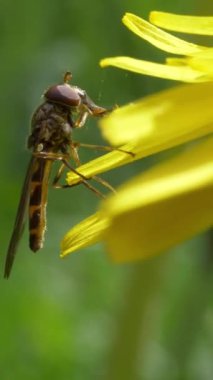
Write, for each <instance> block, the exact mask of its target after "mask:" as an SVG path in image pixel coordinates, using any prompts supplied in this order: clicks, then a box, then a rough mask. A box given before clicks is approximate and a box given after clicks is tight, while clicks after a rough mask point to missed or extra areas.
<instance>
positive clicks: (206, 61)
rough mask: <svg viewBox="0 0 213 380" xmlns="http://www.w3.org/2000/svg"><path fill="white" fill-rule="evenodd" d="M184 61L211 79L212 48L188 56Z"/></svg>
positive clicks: (212, 75)
mask: <svg viewBox="0 0 213 380" xmlns="http://www.w3.org/2000/svg"><path fill="white" fill-rule="evenodd" d="M186 61H187V64H188V65H190V66H191V68H192V69H195V70H201V71H203V72H205V73H206V74H208V75H209V76H211V77H212V79H213V48H211V49H210V48H209V49H208V50H207V51H205V52H202V53H197V54H195V55H194V56H193V57H188V58H186Z"/></svg>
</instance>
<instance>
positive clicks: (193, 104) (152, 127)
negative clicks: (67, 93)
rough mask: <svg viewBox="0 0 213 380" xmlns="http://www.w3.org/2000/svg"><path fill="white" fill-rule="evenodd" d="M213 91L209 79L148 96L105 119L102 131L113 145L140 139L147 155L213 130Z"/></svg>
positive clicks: (143, 151)
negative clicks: (207, 81)
mask: <svg viewBox="0 0 213 380" xmlns="http://www.w3.org/2000/svg"><path fill="white" fill-rule="evenodd" d="M212 94H213V83H212V82H209V83H199V84H194V85H185V86H184V85H183V86H178V87H175V88H173V89H169V90H166V91H162V92H159V93H157V94H154V95H151V96H147V97H146V98H143V99H141V100H139V101H137V102H135V103H132V104H129V105H127V106H124V107H121V108H118V109H116V110H115V111H114V112H113V113H112V114H111V115H109V116H108V117H106V118H104V119H103V120H101V122H100V126H101V129H102V133H103V135H104V137H105V138H106V139H107V140H109V141H110V143H111V144H112V145H119V144H124V143H125V142H127V141H131V140H133V141H134V140H136V139H138V144H140V146H141V154H143V153H144V154H145V155H146V151H147V149H149V150H148V153H149V154H150V153H155V152H157V151H159V150H163V149H165V148H170V147H172V146H175V145H178V144H180V143H183V142H186V141H189V140H190V139H195V138H197V137H200V136H204V135H206V134H208V133H210V132H212V131H213V107H212ZM150 148H151V149H152V150H150Z"/></svg>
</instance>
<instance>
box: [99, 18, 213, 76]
mask: <svg viewBox="0 0 213 380" xmlns="http://www.w3.org/2000/svg"><path fill="white" fill-rule="evenodd" d="M150 20H151V22H153V23H154V24H157V25H160V26H162V27H164V28H167V29H172V30H176V31H181V32H186V33H187V32H189V33H192V32H193V33H200V31H201V30H202V34H206V35H213V17H191V16H178V15H171V14H166V13H160V12H152V13H151V14H150ZM123 23H124V24H125V25H126V26H127V27H128V28H129V29H130V30H131V31H132V32H133V33H135V34H137V35H138V36H140V37H142V38H143V39H145V40H147V41H148V42H150V43H151V44H152V45H154V46H156V47H157V48H159V49H161V50H163V51H165V52H168V53H172V54H178V55H183V57H182V58H177V57H176V58H170V57H168V58H167V60H166V63H165V64H160V63H154V62H147V61H143V60H139V59H134V58H130V57H114V58H105V59H103V60H102V61H101V66H102V67H105V66H116V67H119V68H121V69H126V70H130V71H134V72H136V73H139V74H146V75H152V76H156V77H160V78H166V79H173V80H179V81H182V82H206V81H209V80H213V69H212V66H213V48H209V47H205V46H200V45H196V44H193V43H189V42H187V41H185V40H183V39H180V38H177V37H174V36H173V35H171V34H169V33H166V32H164V31H163V30H161V29H159V28H157V27H156V26H154V25H152V24H151V23H149V22H147V21H145V20H143V19H141V18H140V17H137V16H135V15H133V14H131V13H127V14H126V15H125V16H124V17H123Z"/></svg>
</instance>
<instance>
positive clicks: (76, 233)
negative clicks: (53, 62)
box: [60, 213, 108, 258]
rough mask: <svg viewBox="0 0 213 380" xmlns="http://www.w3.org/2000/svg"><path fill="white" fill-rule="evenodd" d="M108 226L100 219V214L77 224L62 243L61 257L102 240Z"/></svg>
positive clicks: (104, 220)
mask: <svg viewBox="0 0 213 380" xmlns="http://www.w3.org/2000/svg"><path fill="white" fill-rule="evenodd" d="M107 225H108V223H107V220H106V219H104V218H100V216H99V214H98V213H96V214H94V215H92V216H90V217H89V218H87V219H85V220H83V221H82V222H81V223H79V224H77V225H76V226H75V227H73V228H72V229H71V230H70V231H69V232H67V234H66V235H65V236H64V238H63V240H62V243H61V255H60V257H62V258H63V257H65V256H67V255H68V254H69V253H72V252H74V251H76V250H77V249H80V248H84V247H87V246H89V245H91V244H95V243H96V242H97V241H99V240H101V237H102V233H103V231H104V230H105V229H106V227H107Z"/></svg>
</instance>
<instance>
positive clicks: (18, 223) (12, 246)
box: [4, 157, 36, 278]
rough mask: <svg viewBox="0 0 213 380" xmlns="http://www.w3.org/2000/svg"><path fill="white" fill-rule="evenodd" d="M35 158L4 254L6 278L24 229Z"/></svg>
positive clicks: (29, 168) (29, 170)
mask: <svg viewBox="0 0 213 380" xmlns="http://www.w3.org/2000/svg"><path fill="white" fill-rule="evenodd" d="M35 160H36V158H35V157H32V159H31V161H30V163H29V166H28V169H27V173H26V177H25V181H24V184H23V188H22V192H21V198H20V201H19V206H18V210H17V214H16V219H15V224H14V228H13V233H12V236H11V239H10V243H9V247H8V251H7V256H6V261H5V269H4V277H5V278H8V277H9V275H10V272H11V269H12V266H13V261H14V259H15V255H16V249H17V246H18V243H19V240H20V238H21V235H22V232H23V230H24V222H25V215H26V209H27V206H28V202H29V195H30V191H29V190H30V182H31V176H32V172H33V168H34V163H35Z"/></svg>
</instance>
